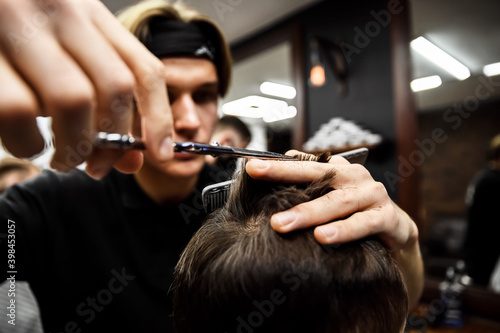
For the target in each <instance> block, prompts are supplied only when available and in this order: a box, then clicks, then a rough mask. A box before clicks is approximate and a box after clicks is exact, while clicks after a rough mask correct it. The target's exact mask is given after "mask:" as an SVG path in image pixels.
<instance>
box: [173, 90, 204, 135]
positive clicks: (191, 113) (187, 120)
mask: <svg viewBox="0 0 500 333" xmlns="http://www.w3.org/2000/svg"><path fill="white" fill-rule="evenodd" d="M172 113H173V116H174V126H175V130H176V131H177V132H182V131H189V130H196V129H198V128H199V127H200V125H201V121H200V117H199V115H198V112H197V105H196V103H195V102H194V101H193V98H192V97H191V95H189V94H185V95H182V96H179V97H178V98H177V99H176V101H175V102H174V103H173V105H172Z"/></svg>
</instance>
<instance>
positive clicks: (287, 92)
mask: <svg viewBox="0 0 500 333" xmlns="http://www.w3.org/2000/svg"><path fill="white" fill-rule="evenodd" d="M260 92H261V93H263V94H266V95H271V96H276V97H281V98H287V99H292V98H295V95H297V91H296V90H295V88H294V87H292V86H288V85H284V84H279V83H273V82H264V83H262V84H261V85H260Z"/></svg>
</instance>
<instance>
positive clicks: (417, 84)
mask: <svg viewBox="0 0 500 333" xmlns="http://www.w3.org/2000/svg"><path fill="white" fill-rule="evenodd" d="M441 83H442V81H441V78H440V77H439V75H432V76H427V77H423V78H420V79H415V80H413V81H411V83H410V85H411V90H413V91H421V90H427V89H433V88H437V87H439V86H440V85H441Z"/></svg>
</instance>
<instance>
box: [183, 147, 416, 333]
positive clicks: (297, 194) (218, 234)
mask: <svg viewBox="0 0 500 333" xmlns="http://www.w3.org/2000/svg"><path fill="white" fill-rule="evenodd" d="M322 159H326V160H327V159H328V157H326V156H323V157H322ZM334 176H335V175H334V174H333V173H328V174H326V175H325V176H324V177H323V178H322V179H320V180H319V181H317V182H314V183H312V184H308V185H297V184H295V185H290V184H278V183H269V182H264V181H257V180H254V179H251V178H250V177H249V176H248V175H247V174H246V173H245V172H244V171H243V173H241V174H239V175H236V176H235V183H234V184H233V186H232V189H231V193H230V196H229V199H228V202H227V203H226V205H225V206H224V207H223V208H221V209H219V210H218V211H216V212H214V213H213V214H212V215H211V216H210V217H209V219H208V220H207V221H206V222H205V224H204V225H203V226H202V227H201V229H200V230H199V231H198V232H197V233H196V234H195V236H194V237H193V238H192V240H191V241H190V242H189V244H188V245H187V247H186V249H185V251H184V252H183V254H182V256H181V259H180V261H179V263H178V265H177V267H176V275H175V280H174V284H173V297H174V322H175V325H176V329H177V332H179V333H187V332H191V333H195V332H196V333H198V332H228V333H229V332H241V333H243V332H244V333H250V332H273V333H276V332H287V333H290V332H321V333H340V332H342V333H361V332H370V333H391V332H394V333H398V332H402V330H403V328H404V323H405V319H406V315H407V308H408V305H407V302H408V300H407V293H406V288H405V285H404V282H403V278H402V275H401V272H400V270H399V268H398V267H397V265H396V263H395V262H394V261H393V259H392V257H391V255H390V254H389V252H388V250H387V249H386V248H385V247H384V246H383V245H382V244H381V243H380V242H379V241H378V240H376V239H372V238H370V239H364V240H360V241H356V242H352V243H348V244H342V245H339V246H330V247H327V246H322V245H321V244H319V243H318V242H317V241H316V240H315V239H314V235H313V230H312V229H305V230H301V231H296V232H292V233H289V234H279V233H277V232H275V231H274V230H273V229H272V228H271V226H270V221H269V220H270V217H271V215H272V214H273V213H276V212H278V211H282V210H286V209H288V208H291V207H293V206H294V205H297V204H299V203H302V202H306V201H309V200H312V199H314V198H317V197H319V196H322V195H324V194H326V193H328V192H329V191H331V190H332V188H331V186H330V184H331V179H332V177H334Z"/></svg>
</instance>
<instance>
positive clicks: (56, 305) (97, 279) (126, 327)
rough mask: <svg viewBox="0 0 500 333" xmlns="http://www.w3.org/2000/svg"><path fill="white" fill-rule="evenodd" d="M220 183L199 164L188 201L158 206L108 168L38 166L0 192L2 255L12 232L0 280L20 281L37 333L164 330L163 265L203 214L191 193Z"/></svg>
mask: <svg viewBox="0 0 500 333" xmlns="http://www.w3.org/2000/svg"><path fill="white" fill-rule="evenodd" d="M221 180H222V179H220V174H219V173H217V171H216V170H213V169H209V168H208V167H207V166H205V168H204V169H203V171H202V172H201V174H200V179H199V181H198V184H197V186H196V188H195V189H194V191H193V193H192V195H191V196H190V197H189V198H188V199H186V200H185V201H183V202H182V203H180V204H179V205H177V206H173V207H161V206H158V205H157V204H155V203H154V202H153V201H152V200H151V199H150V198H149V197H148V196H147V195H146V194H145V193H144V192H143V191H142V190H141V189H140V188H139V186H138V185H137V183H136V182H135V179H134V177H133V176H131V175H125V174H121V173H119V172H117V171H115V170H113V171H112V172H111V173H110V174H109V175H108V176H106V177H105V178H103V179H102V180H100V181H97V180H94V179H92V178H90V177H88V176H87V175H86V174H85V173H84V172H82V171H79V170H74V171H72V172H69V173H54V172H51V171H44V172H43V173H42V174H41V175H40V176H39V177H37V178H35V179H34V180H32V181H28V182H26V183H24V184H20V185H15V186H13V187H11V188H10V189H9V190H8V191H7V192H6V193H5V194H3V195H2V196H0V218H1V224H2V233H4V235H3V236H4V237H3V239H2V243H3V245H2V246H1V251H2V253H4V254H6V253H7V250H8V249H7V241H6V235H7V234H8V232H10V234H13V233H14V234H15V262H14V266H11V267H7V268H5V269H2V271H1V272H0V274H1V275H0V277H1V281H3V280H5V279H6V278H10V277H11V276H12V275H13V276H14V277H15V279H16V280H17V281H20V280H24V281H28V282H29V283H30V286H31V288H32V290H33V293H34V295H35V297H36V299H37V301H38V304H39V307H40V312H41V317H42V323H43V326H44V330H45V332H46V333H49V332H53V333H55V332H105V331H106V332H173V328H172V319H171V312H172V302H171V297H170V295H169V287H170V285H171V282H172V273H173V269H174V266H175V264H176V263H177V261H178V258H179V255H180V253H181V251H182V250H183V248H184V247H185V245H186V244H187V242H188V241H189V239H190V238H191V236H192V235H193V233H194V232H195V231H196V230H197V229H198V228H199V226H200V225H201V223H202V222H203V220H204V219H205V212H204V210H203V206H202V201H201V190H202V189H203V187H204V186H206V185H208V184H211V183H215V182H218V181H221ZM9 220H10V221H9ZM7 225H8V226H10V228H9V231H8V232H7V230H6V226H7ZM13 226H14V227H13ZM11 229H15V230H11ZM10 239H12V237H11V238H10ZM11 243H12V242H11ZM10 247H11V248H12V244H11V246H10ZM4 257H6V255H4ZM4 262H6V260H4ZM11 264H12V262H11ZM2 267H5V266H4V265H2ZM10 271H14V272H15V273H7V272H10ZM5 274H6V275H5Z"/></svg>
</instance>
